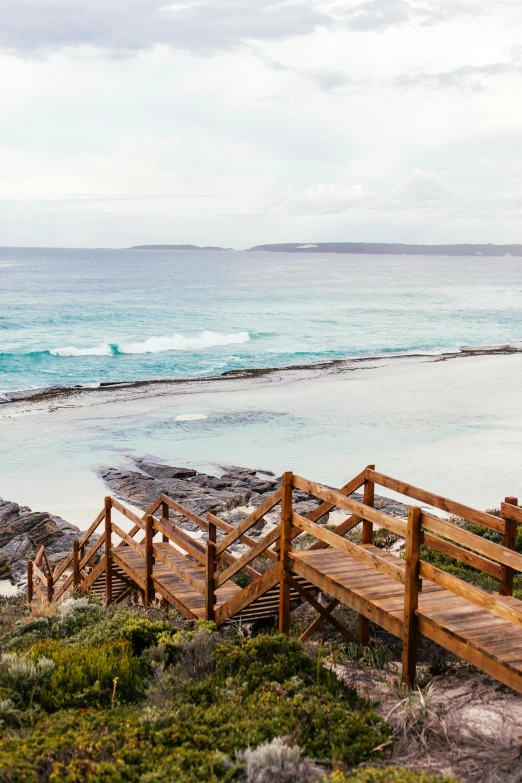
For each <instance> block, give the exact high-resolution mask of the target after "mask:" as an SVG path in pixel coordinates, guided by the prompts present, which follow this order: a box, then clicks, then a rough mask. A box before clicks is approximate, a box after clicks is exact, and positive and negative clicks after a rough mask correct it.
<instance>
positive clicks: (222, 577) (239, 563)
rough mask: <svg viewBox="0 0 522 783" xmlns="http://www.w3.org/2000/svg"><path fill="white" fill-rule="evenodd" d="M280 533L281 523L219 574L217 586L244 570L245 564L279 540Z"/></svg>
mask: <svg viewBox="0 0 522 783" xmlns="http://www.w3.org/2000/svg"><path fill="white" fill-rule="evenodd" d="M280 535H281V525H277V527H275V528H274V529H273V530H271V531H270V533H267V534H266V536H263V538H262V539H261V540H260V541H259V542H258V543H257V544H256V545H255V546H254V547H252V549H249V550H248V552H245V553H244V554H243V555H241V557H240V558H238V559H237V560H236V562H235V563H233V564H232V565H230V566H229V567H228V568H227V569H226V571H223V572H222V573H221V574H219V576H218V577H217V579H216V588H217V587H221V585H223V584H225V582H228V580H229V579H230V578H231V577H233V576H234V575H235V574H237V572H238V571H242V570H243V568H244V566H246V565H248V563H250V561H251V560H253V559H254V558H255V557H257V556H258V555H261V554H263V553H264V552H265V549H266V548H267V547H269V546H271V545H272V544H273V543H274V541H277V540H278V538H279V537H280Z"/></svg>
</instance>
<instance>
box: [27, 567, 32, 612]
mask: <svg viewBox="0 0 522 783" xmlns="http://www.w3.org/2000/svg"><path fill="white" fill-rule="evenodd" d="M32 601H33V561H32V560H29V561H28V563H27V603H28V604H30V603H32Z"/></svg>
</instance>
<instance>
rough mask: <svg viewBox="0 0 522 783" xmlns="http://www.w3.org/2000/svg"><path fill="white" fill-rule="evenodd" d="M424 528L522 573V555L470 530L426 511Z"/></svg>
mask: <svg viewBox="0 0 522 783" xmlns="http://www.w3.org/2000/svg"><path fill="white" fill-rule="evenodd" d="M422 527H423V529H424V530H428V531H430V532H431V533H436V534H437V535H440V536H444V538H449V539H450V540H451V541H455V542H456V543H457V544H460V545H461V546H464V547H466V548H467V549H471V550H472V551H475V552H478V553H479V554H480V555H484V556H485V557H487V558H489V559H491V560H494V561H496V562H497V563H501V564H502V565H505V566H509V567H511V568H514V569H515V570H516V571H522V555H521V554H519V553H518V552H514V551H513V550H512V549H508V548H507V547H505V546H502V544H496V543H495V542H494V541H488V539H487V538H483V537H482V536H477V535H476V534H475V533H470V532H469V530H464V529H463V528H461V527H458V525H454V524H453V523H452V522H446V521H445V520H443V519H439V518H438V517H435V516H433V515H432V514H427V513H426V512H424V511H423V512H422Z"/></svg>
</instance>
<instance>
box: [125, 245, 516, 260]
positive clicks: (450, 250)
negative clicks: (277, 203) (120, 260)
mask: <svg viewBox="0 0 522 783" xmlns="http://www.w3.org/2000/svg"><path fill="white" fill-rule="evenodd" d="M128 249H129V250H219V251H225V250H230V251H233V250H234V248H233V247H217V246H214V245H206V246H204V247H200V246H199V245H134V246H133V247H130V248H128ZM260 250H264V251H267V252H269V253H353V254H358V255H393V256H400V255H406V256H516V257H519V258H520V257H522V245H471V244H465V245H406V244H402V243H400V242H278V243H275V244H268V245H256V246H255V247H249V248H247V249H246V252H253V251H260Z"/></svg>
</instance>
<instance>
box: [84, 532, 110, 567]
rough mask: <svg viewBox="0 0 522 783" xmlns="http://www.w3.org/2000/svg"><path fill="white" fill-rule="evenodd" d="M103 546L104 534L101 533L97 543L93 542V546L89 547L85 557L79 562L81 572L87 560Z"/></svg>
mask: <svg viewBox="0 0 522 783" xmlns="http://www.w3.org/2000/svg"><path fill="white" fill-rule="evenodd" d="M104 544H105V533H103V534H102V535H101V536H100V537H99V538H98V540H97V541H95V542H94V544H93V545H92V546H91V548H90V549H89V551H88V552H87V554H86V555H85V557H84V558H83V559H82V560H80V570H83V569H84V568H85V566H86V565H87V564H88V562H89V560H91V558H92V557H93V556H94V555H95V554H96V552H97V551H98V549H101V548H102V546H103V545H104Z"/></svg>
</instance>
